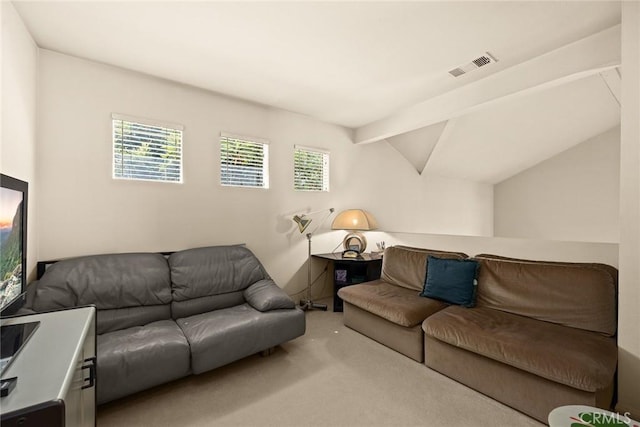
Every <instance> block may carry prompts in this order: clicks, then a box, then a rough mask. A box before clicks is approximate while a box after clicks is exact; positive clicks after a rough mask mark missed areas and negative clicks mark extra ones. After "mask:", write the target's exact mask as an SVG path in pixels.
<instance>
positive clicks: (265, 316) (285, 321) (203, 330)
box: [177, 303, 305, 374]
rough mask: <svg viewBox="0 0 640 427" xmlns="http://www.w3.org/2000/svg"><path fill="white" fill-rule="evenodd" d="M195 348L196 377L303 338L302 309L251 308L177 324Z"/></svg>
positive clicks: (222, 311)
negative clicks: (264, 309)
mask: <svg viewBox="0 0 640 427" xmlns="http://www.w3.org/2000/svg"><path fill="white" fill-rule="evenodd" d="M177 323H178V325H179V326H180V328H181V329H182V330H183V332H184V334H185V336H186V337H187V340H188V341H189V345H190V346H191V369H192V370H193V373H194V374H200V373H202V372H206V371H209V370H211V369H215V368H217V367H219V366H223V365H226V364H227V363H231V362H233V361H235V360H238V359H241V358H243V357H246V356H250V355H252V354H255V353H258V352H260V351H262V350H266V349H268V348H270V347H274V346H276V345H279V344H281V343H283V342H286V341H289V340H291V339H293V338H296V337H299V336H300V335H303V334H304V332H305V317H304V312H303V311H302V310H300V309H299V308H293V309H280V310H270V311H267V312H264V313H263V312H260V311H258V310H256V309H254V308H253V307H251V306H250V305H249V304H246V303H245V304H241V305H237V306H235V307H229V308H224V309H220V310H215V311H212V312H208V313H201V314H196V315H194V316H190V317H185V318H182V319H178V320H177Z"/></svg>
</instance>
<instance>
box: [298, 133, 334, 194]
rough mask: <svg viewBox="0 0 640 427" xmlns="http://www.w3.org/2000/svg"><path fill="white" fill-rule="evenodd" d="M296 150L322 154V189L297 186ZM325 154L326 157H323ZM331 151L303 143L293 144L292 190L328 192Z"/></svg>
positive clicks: (329, 187) (329, 188) (329, 186)
mask: <svg viewBox="0 0 640 427" xmlns="http://www.w3.org/2000/svg"><path fill="white" fill-rule="evenodd" d="M298 150H301V151H306V152H309V153H316V154H321V155H322V156H323V160H322V171H321V172H322V189H317V188H298V187H297V183H296V175H297V170H296V168H297V164H296V152H297V151H298ZM325 156H326V157H325ZM330 182H331V153H330V152H329V150H325V149H322V148H316V147H309V146H305V145H297V144H296V145H294V146H293V189H294V191H304V192H313V191H315V192H318V193H328V192H330V190H331V185H330Z"/></svg>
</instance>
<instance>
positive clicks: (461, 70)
mask: <svg viewBox="0 0 640 427" xmlns="http://www.w3.org/2000/svg"><path fill="white" fill-rule="evenodd" d="M494 62H498V60H497V59H496V58H495V57H494V56H493V55H491V54H490V53H489V52H485V53H484V55H482V56H480V57H478V58H476V59H474V60H473V61H471V62H469V63H468V64H465V65H462V66H460V67H457V68H454V69H453V70H449V74H451V75H452V76H453V77H460V76H461V75H463V74H467V73H468V72H469V71H473V70H475V69H477V68H480V67H484V66H485V65H488V64H492V63H494Z"/></svg>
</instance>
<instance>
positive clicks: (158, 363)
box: [97, 320, 191, 404]
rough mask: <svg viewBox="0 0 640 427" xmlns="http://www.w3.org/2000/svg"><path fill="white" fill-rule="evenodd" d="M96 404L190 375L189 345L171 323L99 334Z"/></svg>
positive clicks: (163, 321) (177, 328)
mask: <svg viewBox="0 0 640 427" xmlns="http://www.w3.org/2000/svg"><path fill="white" fill-rule="evenodd" d="M97 342H98V352H97V354H98V362H97V371H98V378H99V380H98V390H97V392H98V396H97V400H98V403H99V404H102V403H106V402H109V401H111V400H114V399H117V398H119V397H123V396H127V395H129V394H131V393H135V392H138V391H141V390H145V389H147V388H150V387H153V386H155V385H158V384H162V383H165V382H167V381H171V380H175V379H178V378H182V377H184V376H187V375H189V374H190V373H191V371H190V367H189V343H188V342H187V339H186V338H185V336H184V334H183V333H182V331H181V330H180V328H179V327H178V325H177V324H176V322H175V321H173V320H160V321H157V322H153V323H149V324H148V325H145V326H135V327H132V328H128V329H123V330H119V331H115V332H109V333H106V334H102V335H98V337H97Z"/></svg>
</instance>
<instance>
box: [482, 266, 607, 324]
mask: <svg viewBox="0 0 640 427" xmlns="http://www.w3.org/2000/svg"><path fill="white" fill-rule="evenodd" d="M476 259H478V261H479V262H480V269H479V271H478V295H477V306H478V307H488V308H493V309H497V310H502V311H505V312H508V313H513V314H518V315H521V316H527V317H531V318H534V319H538V320H543V321H546V322H552V323H557V324H560V325H565V326H570V327H573V328H578V329H584V330H588V331H594V332H599V333H602V334H604V335H607V336H613V335H615V333H616V328H617V280H616V277H615V276H614V275H612V273H611V269H612V268H613V267H611V266H607V268H603V267H602V266H601V265H598V264H585V263H560V262H543V261H525V260H509V259H500V258H497V257H494V258H492V257H482V258H480V257H476Z"/></svg>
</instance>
